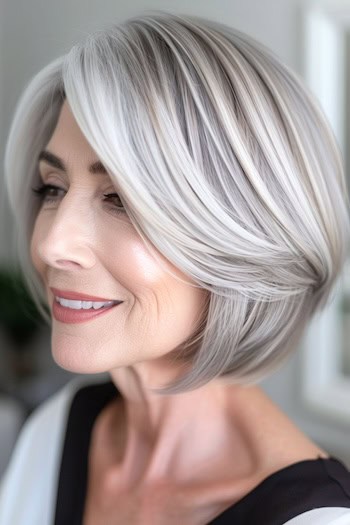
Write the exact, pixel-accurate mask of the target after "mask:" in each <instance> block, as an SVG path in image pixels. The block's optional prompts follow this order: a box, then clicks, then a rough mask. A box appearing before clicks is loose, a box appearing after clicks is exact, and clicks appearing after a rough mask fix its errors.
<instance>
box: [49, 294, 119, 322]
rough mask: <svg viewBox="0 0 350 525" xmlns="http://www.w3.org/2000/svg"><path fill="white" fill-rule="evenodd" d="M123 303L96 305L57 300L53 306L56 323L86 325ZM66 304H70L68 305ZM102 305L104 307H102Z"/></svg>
mask: <svg viewBox="0 0 350 525" xmlns="http://www.w3.org/2000/svg"><path fill="white" fill-rule="evenodd" d="M57 299H58V300H57ZM122 302H123V301H113V302H108V303H99V302H96V303H94V302H92V301H70V300H68V299H62V298H55V299H54V301H53V305H52V314H53V317H54V318H55V319H56V321H59V322H61V323H68V324H76V323H84V322H87V321H90V320H92V319H95V318H96V317H99V316H101V315H104V314H106V313H107V312H109V311H110V310H112V309H113V308H116V307H117V306H119V304H121V303H122ZM65 303H69V304H68V305H66V304H65ZM72 303H73V304H72ZM101 304H102V306H100V305H101ZM84 305H85V306H84Z"/></svg>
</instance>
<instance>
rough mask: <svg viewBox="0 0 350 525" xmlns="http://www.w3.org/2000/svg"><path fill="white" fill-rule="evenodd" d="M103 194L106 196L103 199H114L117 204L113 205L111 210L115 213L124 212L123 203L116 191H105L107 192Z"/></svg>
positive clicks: (108, 200)
mask: <svg viewBox="0 0 350 525" xmlns="http://www.w3.org/2000/svg"><path fill="white" fill-rule="evenodd" d="M103 196H104V197H106V198H105V201H107V202H110V201H113V200H115V202H116V203H117V204H116V205H115V206H114V207H113V211H115V212H116V213H125V209H124V206H123V203H122V201H121V199H120V197H119V195H118V193H107V194H104V195H103Z"/></svg>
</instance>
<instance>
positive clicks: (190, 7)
mask: <svg viewBox="0 0 350 525" xmlns="http://www.w3.org/2000/svg"><path fill="white" fill-rule="evenodd" d="M147 9H164V10H170V11H171V10H172V11H174V12H181V13H187V14H194V15H200V16H204V17H208V18H212V19H216V20H218V21H221V22H224V23H226V24H229V25H232V26H234V27H236V28H237V29H240V30H242V31H245V32H247V33H249V34H251V35H252V36H254V37H255V38H257V39H258V40H260V41H261V42H263V43H264V44H266V45H268V46H269V47H271V48H272V49H273V50H274V51H275V53H276V54H277V55H279V56H280V57H281V58H282V59H283V60H284V61H285V62H286V63H287V64H288V65H289V66H291V67H293V68H294V69H295V70H297V71H298V72H301V71H302V55H303V53H302V32H301V20H300V8H299V5H298V2H297V1H296V0H244V1H243V0H216V1H215V2H200V1H198V0H197V1H196V0H192V1H189V0H185V1H184V0H176V1H175V0H173V1H168V2H164V1H146V0H134V1H133V2H117V1H116V0H113V1H111V0H89V2H86V0H75V1H74V2H73V1H72V0H60V1H59V2H58V1H57V0H56V1H53V0H49V1H48V0H45V1H44V0H2V4H1V6H0V10H3V16H2V17H1V20H2V25H3V27H1V31H0V39H1V40H0V44H1V45H0V67H1V69H0V82H1V84H0V97H1V99H0V117H1V118H0V155H1V158H2V156H3V148H4V141H5V137H6V131H7V128H8V126H9V123H10V119H11V114H12V112H13V109H14V105H15V102H16V100H17V98H18V96H19V94H20V93H21V91H22V89H23V87H24V85H25V84H26V82H27V81H28V80H29V79H30V77H31V76H32V75H34V74H35V73H36V72H37V71H38V70H39V69H40V68H41V67H43V66H44V65H46V64H47V63H48V62H49V61H50V60H52V59H53V58H55V57H56V56H58V55H61V54H63V53H65V52H67V51H68V49H69V48H70V46H71V45H72V44H73V43H74V42H75V41H77V40H79V39H80V38H81V37H82V36H83V35H84V34H85V33H86V32H89V31H91V30H94V29H98V28H100V27H101V26H102V25H104V24H109V23H110V22H112V21H115V22H118V21H121V20H123V19H125V18H127V17H128V16H132V15H135V14H138V13H140V12H142V11H144V10H147ZM0 14H1V11H0ZM1 169H2V166H1V167H0V170H1ZM1 176H2V173H1ZM1 176H0V179H1ZM0 193H2V194H3V191H2V189H1V186H0ZM1 211H2V217H1V221H0V262H1V259H5V258H7V257H8V253H9V246H10V240H9V239H10V232H11V220H10V219H9V218H8V215H7V214H6V212H7V210H6V208H5V207H4V206H3V205H1ZM4 215H6V217H5V219H4V218H3V216H4ZM300 358H301V348H299V350H298V352H296V354H295V355H294V356H293V357H292V358H291V359H290V361H289V362H288V364H287V365H285V366H284V367H283V368H282V369H281V370H280V371H279V372H278V373H276V374H275V375H274V376H272V377H271V378H269V379H268V380H266V381H264V382H263V388H264V389H265V390H266V392H268V394H269V395H270V396H271V397H272V399H273V400H274V401H275V402H276V403H277V404H278V405H280V406H281V407H282V409H284V410H285V411H286V412H287V414H288V415H289V416H290V417H291V418H292V419H293V420H294V421H295V422H296V423H297V424H299V425H300V426H301V428H302V429H303V430H304V431H305V432H307V433H308V434H309V435H310V436H311V437H312V438H313V439H315V440H316V441H317V442H319V443H320V444H321V445H322V446H323V447H324V448H326V449H328V450H329V452H331V453H333V454H336V455H337V456H338V457H340V458H341V459H343V460H344V461H346V462H347V463H348V464H349V465H350V442H349V439H348V435H349V427H346V426H343V427H341V426H340V425H339V424H338V423H333V422H331V421H328V420H326V419H322V418H321V417H320V416H317V415H315V414H313V413H310V412H308V411H307V410H306V409H305V408H304V407H303V406H302V403H301V400H300V366H301V365H300Z"/></svg>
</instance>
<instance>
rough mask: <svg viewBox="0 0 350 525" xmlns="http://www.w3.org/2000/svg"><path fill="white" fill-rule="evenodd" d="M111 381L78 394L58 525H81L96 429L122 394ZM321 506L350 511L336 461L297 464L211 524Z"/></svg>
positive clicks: (349, 487)
mask: <svg viewBox="0 0 350 525" xmlns="http://www.w3.org/2000/svg"><path fill="white" fill-rule="evenodd" d="M119 395H120V393H119V391H118V390H117V389H116V387H115V385H114V383H113V382H112V381H107V382H105V383H100V384H92V385H89V386H85V387H83V388H81V389H80V390H78V391H77V392H76V394H75V396H74V398H73V400H72V403H71V407H70V411H69V414H68V420H67V427H66V433H65V441H64V445H63V453H62V459H61V467H60V473H59V481H58V491H57V502H56V512H55V522H54V525H81V524H82V519H83V511H84V506H85V496H86V489H87V469H88V453H89V444H90V438H91V432H92V427H93V424H94V421H95V419H96V418H97V416H98V414H99V413H100V412H101V410H102V409H103V408H104V407H105V406H106V405H107V403H109V401H111V400H112V399H113V398H115V397H117V396H119ZM320 507H346V508H350V472H349V471H348V470H347V468H346V467H345V466H344V465H343V464H342V463H341V462H340V461H339V460H337V459H336V458H329V459H322V458H318V459H311V460H304V461H300V462H298V463H294V464H293V465H290V466H288V467H285V468H283V469H281V470H279V471H277V472H275V473H273V474H271V475H270V476H268V477H267V478H266V479H264V480H263V481H262V482H261V483H260V484H259V485H258V486H257V487H255V488H254V489H253V490H252V491H251V492H249V493H248V494H247V495H246V496H244V497H243V498H242V499H241V500H239V501H238V502H237V503H235V504H234V505H232V506H231V507H229V508H228V509H226V510H225V511H224V512H223V513H222V514H220V515H219V516H218V517H216V518H215V519H214V520H213V521H211V522H210V524H208V525H232V524H233V523H234V524H235V525H247V524H249V525H261V524H262V522H261V518H262V516H264V525H283V524H284V523H285V522H286V521H288V520H290V519H292V518H293V517H295V516H298V515H299V514H302V513H303V512H307V511H308V510H311V509H313V508H320Z"/></svg>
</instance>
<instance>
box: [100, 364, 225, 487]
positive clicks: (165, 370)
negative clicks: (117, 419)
mask: <svg viewBox="0 0 350 525" xmlns="http://www.w3.org/2000/svg"><path fill="white" fill-rule="evenodd" d="M176 373H178V372H175V371H174V370H173V369H172V368H169V367H167V366H166V365H160V364H157V365H155V364H154V361H153V362H152V363H141V364H137V365H136V366H132V367H127V368H119V369H116V370H113V371H111V372H110V374H111V377H112V380H113V382H114V383H115V385H116V387H117V388H118V390H119V391H120V392H121V394H122V396H123V403H124V414H125V416H124V418H125V419H124V421H125V425H124V426H125V428H126V433H127V439H126V441H125V442H126V447H125V453H124V459H123V463H124V467H123V468H125V470H126V471H128V472H129V474H130V473H131V472H133V473H134V475H135V477H136V478H137V479H140V476H142V477H143V478H144V479H145V480H147V481H152V480H153V479H159V478H167V477H169V475H170V472H171V476H172V477H173V476H174V475H175V477H176V472H175V470H174V468H175V467H174V465H176V471H177V472H178V473H179V477H182V476H183V472H187V473H193V470H191V468H190V465H191V464H194V463H197V462H201V461H205V462H208V459H209V462H210V458H213V457H215V454H217V450H218V447H222V446H227V443H225V436H229V435H230V434H231V436H232V432H231V433H230V432H229V429H228V424H229V423H228V421H229V418H228V416H227V387H224V386H223V385H222V384H221V383H219V382H215V381H214V382H210V383H209V384H207V385H205V386H203V387H201V388H197V389H195V390H193V391H189V392H184V393H181V394H176V395H171V396H163V395H159V394H154V393H153V392H151V390H150V389H152V388H159V387H160V386H162V385H161V383H160V381H159V379H160V378H161V379H162V381H163V382H164V381H165V379H166V381H167V382H168V381H170V380H173V379H174V378H175V377H176ZM163 384H164V383H163ZM231 390H232V387H231ZM214 423H215V424H214ZM193 443H196V447H193ZM180 472H181V473H182V474H180ZM132 481H133V482H134V481H135V480H134V479H133V480H132Z"/></svg>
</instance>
